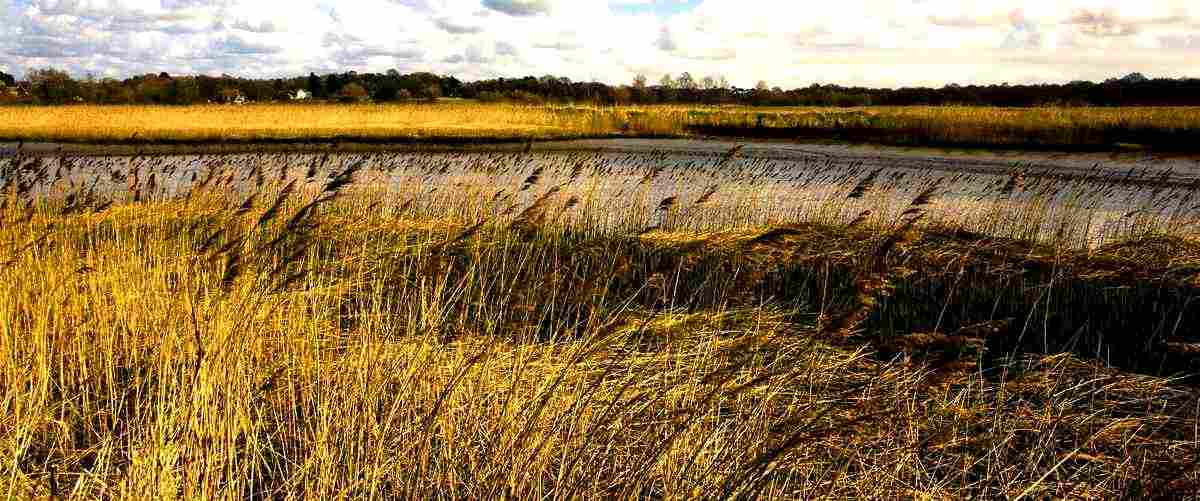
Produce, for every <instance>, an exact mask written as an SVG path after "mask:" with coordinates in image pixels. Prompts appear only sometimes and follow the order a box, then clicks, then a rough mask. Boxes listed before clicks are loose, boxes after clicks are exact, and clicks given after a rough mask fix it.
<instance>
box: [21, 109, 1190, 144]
mask: <svg viewBox="0 0 1200 501" xmlns="http://www.w3.org/2000/svg"><path fill="white" fill-rule="evenodd" d="M1198 125H1200V109H1198V108H1187V107H1173V108H1170V107H1168V108H1154V107H1120V108H1051V107H1047V108H991V107H967V106H906V107H869V108H849V109H841V108H806V107H799V108H753V107H743V106H683V105H654V106H584V105H578V106H576V105H540V106H527V105H514V104H500V103H490V104H489V103H476V102H454V103H437V104H430V103H421V104H415V103H410V104H356V105H329V104H326V105H319V104H252V105H246V106H220V105H199V106H53V107H44V106H6V107H0V140H7V141H18V140H24V141H49V142H83V143H130V144H147V143H166V144H170V143H264V142H313V141H358V142H368V143H369V142H384V143H388V142H443V143H444V142H451V141H453V142H496V141H516V140H546V139H574V138H595V137H694V136H697V135H709V136H713V135H716V136H735V137H760V138H788V139H795V138H810V139H835V140H849V141H862V142H872V143H884V144H893V145H902V146H938V147H982V148H992V149H995V148H1018V149H1020V148H1025V149H1052V150H1101V151H1125V150H1128V149H1129V148H1131V147H1133V148H1150V149H1155V150H1162V151H1193V152H1194V151H1195V144H1197V140H1200V135H1198V134H1200V133H1197V132H1196V131H1197V130H1200V127H1198Z"/></svg>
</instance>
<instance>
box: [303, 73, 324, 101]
mask: <svg viewBox="0 0 1200 501" xmlns="http://www.w3.org/2000/svg"><path fill="white" fill-rule="evenodd" d="M305 88H306V89H307V90H308V93H309V95H311V96H312V97H315V98H324V97H325V85H324V84H322V83H321V77H319V76H317V74H316V73H309V74H308V85H306V86H305Z"/></svg>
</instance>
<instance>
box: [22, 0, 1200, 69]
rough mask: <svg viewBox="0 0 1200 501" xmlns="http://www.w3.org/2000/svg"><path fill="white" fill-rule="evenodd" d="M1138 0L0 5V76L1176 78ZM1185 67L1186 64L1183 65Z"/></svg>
mask: <svg viewBox="0 0 1200 501" xmlns="http://www.w3.org/2000/svg"><path fill="white" fill-rule="evenodd" d="M1193 4H1195V2H1194V1H1192V0H1188V1H1181V0H1144V1H1139V2H1127V1H1116V0H1059V1H1053V2H1049V1H1045V0H1039V1H1033V0H991V1H982V0H910V1H885V0H842V1H839V2H817V1H807V0H702V1H697V0H690V1H689V0H611V1H609V0H356V1H354V2H337V3H334V2H332V1H330V0H0V18H3V19H5V22H4V23H0V70H4V71H8V72H15V73H18V74H20V73H22V72H23V70H24V69H26V68H30V67H43V66H57V67H62V68H67V69H69V70H71V71H73V72H75V73H79V74H82V73H84V72H93V73H97V74H109V75H114V76H120V75H128V74H134V73H142V72H158V71H167V72H170V73H177V74H178V73H195V72H203V73H231V74H242V75H248V76H280V75H297V74H304V73H307V72H309V71H318V72H320V71H334V70H356V71H384V70H387V69H390V68H397V69H399V70H400V71H435V72H439V73H452V74H455V75H458V76H460V77H463V78H483V77H493V76H509V77H516V76H525V75H543V74H556V75H563V76H567V77H569V78H572V79H575V80H592V79H595V80H601V81H606V82H612V83H617V82H628V81H630V80H631V79H632V77H633V75H634V74H636V73H645V74H647V75H648V76H649V77H650V79H651V80H652V81H657V80H658V78H659V77H660V76H661V75H662V74H663V73H673V74H678V73H680V72H683V71H689V72H691V73H692V74H693V75H708V74H724V75H726V76H727V77H728V78H729V80H730V81H731V82H733V83H734V84H738V85H743V86H749V85H752V84H753V83H754V82H755V81H757V80H759V79H765V80H767V81H768V82H770V83H771V84H773V85H780V86H802V85H807V84H809V83H813V82H822V83H845V84H856V85H884V86H896V85H940V84H943V83H947V82H960V83H992V82H1004V81H1007V82H1013V83H1016V82H1030V81H1065V80H1073V79H1102V78H1108V77H1111V76H1119V75H1121V74H1124V73H1128V72H1132V71H1140V72H1143V73H1146V74H1149V75H1161V76H1183V75H1185V74H1186V73H1187V72H1189V71H1192V72H1194V71H1196V67H1195V66H1194V62H1193V61H1195V60H1197V59H1198V58H1200V42H1198V40H1200V6H1198V5H1193ZM1197 76H1200V75H1197Z"/></svg>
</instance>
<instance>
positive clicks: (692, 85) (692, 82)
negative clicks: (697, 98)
mask: <svg viewBox="0 0 1200 501" xmlns="http://www.w3.org/2000/svg"><path fill="white" fill-rule="evenodd" d="M676 86H678V87H679V88H680V89H684V90H696V88H697V87H698V85H697V84H696V79H695V78H694V77H692V74H691V73H689V72H686V71H685V72H683V74H681V75H679V80H678V81H677V82H676Z"/></svg>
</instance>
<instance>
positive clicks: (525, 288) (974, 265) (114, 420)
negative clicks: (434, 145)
mask: <svg viewBox="0 0 1200 501" xmlns="http://www.w3.org/2000/svg"><path fill="white" fill-rule="evenodd" d="M201 160H204V161H201V162H195V163H193V162H192V161H191V159H179V158H172V157H138V158H71V159H58V158H25V157H19V158H18V159H16V160H6V161H3V162H0V169H2V170H0V173H2V174H3V179H4V188H3V193H4V195H3V201H4V203H3V206H2V207H3V209H2V211H0V284H3V287H4V291H5V294H3V295H0V439H2V440H0V454H2V455H3V457H5V458H8V459H7V460H6V461H2V462H0V478H2V479H3V484H2V487H3V492H4V493H5V495H6V496H8V497H13V498H35V497H58V498H66V497H70V498H78V499H90V498H101V497H119V498H181V499H197V498H327V497H328V498H336V497H346V498H363V497H366V498H370V497H375V498H408V499H430V498H520V499H534V498H538V499H544V498H664V499H695V498H706V499H707V498H723V497H732V496H735V495H741V496H745V497H747V498H768V499H812V498H822V497H825V498H837V499H844V498H909V497H913V498H937V499H943V498H945V499H950V498H1000V497H1004V498H1015V497H1019V496H1027V497H1029V498H1053V497H1070V496H1078V497H1084V498H1097V499H1107V498H1123V497H1125V498H1138V497H1154V496H1162V495H1165V496H1170V495H1172V494H1176V493H1187V492H1194V489H1195V488H1196V487H1197V486H1200V471H1197V470H1196V469H1195V458H1196V454H1197V453H1198V451H1200V436H1198V435H1197V431H1196V428H1195V423H1196V422H1197V421H1196V420H1197V418H1198V416H1197V407H1196V402H1197V398H1200V393H1198V392H1197V390H1196V389H1195V387H1194V386H1193V385H1191V384H1192V383H1190V382H1188V381H1186V380H1183V379H1176V378H1171V377H1167V375H1164V374H1155V375H1147V374H1144V373H1153V372H1154V371H1151V370H1144V369H1145V367H1140V366H1139V367H1135V365H1136V364H1133V363H1132V362H1131V361H1130V360H1127V359H1121V358H1119V355H1121V353H1117V354H1106V355H1105V356H1100V354H1099V352H1100V350H1099V349H1098V348H1097V349H1092V347H1093V345H1092V344H1090V343H1096V342H1097V340H1096V339H1095V337H1094V336H1092V335H1093V334H1095V333H1100V334H1101V336H1099V337H1100V338H1101V339H1100V341H1099V344H1095V346H1096V347H1113V346H1116V347H1117V349H1116V350H1114V351H1125V352H1128V353H1129V354H1136V355H1138V356H1139V357H1142V359H1143V360H1145V361H1148V362H1147V364H1146V365H1147V366H1149V365H1154V366H1156V367H1158V366H1160V365H1159V362H1163V363H1164V365H1165V362H1167V361H1170V362H1172V363H1177V362H1179V361H1180V359H1173V358H1167V357H1168V356H1174V355H1173V354H1172V353H1171V350H1173V349H1175V348H1178V349H1177V350H1175V351H1179V352H1181V353H1182V352H1186V351H1187V350H1188V349H1192V348H1194V343H1196V342H1197V340H1195V339H1193V338H1189V337H1188V336H1191V334H1190V332H1188V331H1187V329H1180V328H1178V326H1179V325H1180V324H1183V325H1185V326H1186V325H1190V324H1189V322H1190V321H1192V320H1194V319H1195V318H1196V311H1195V310H1194V309H1193V308H1192V307H1191V304H1192V303H1193V301H1191V299H1190V298H1192V297H1194V291H1195V285H1194V282H1195V281H1196V279H1197V277H1200V267H1198V266H1196V263H1200V245H1197V244H1196V242H1195V241H1194V240H1192V239H1190V237H1189V236H1188V233H1189V232H1188V231H1187V228H1188V227H1186V226H1180V227H1169V226H1167V225H1165V224H1164V225H1160V226H1155V227H1154V228H1152V229H1149V230H1146V231H1145V232H1132V231H1131V232H1117V233H1116V234H1114V235H1112V237H1111V238H1112V241H1107V242H1105V245H1103V246H1097V247H1094V248H1093V247H1089V246H1087V245H1071V243H1072V242H1077V239H1085V240H1086V237H1083V236H1080V235H1081V233H1077V232H1064V233H1062V234H1057V235H1053V234H1052V235H1050V236H1048V237H1044V238H1042V237H1037V236H1038V235H1040V233H1041V232H1040V231H1038V230H1037V228H1040V227H1042V226H1044V220H1043V219H1042V218H1043V217H1044V216H1045V214H1044V212H1043V211H1042V207H1043V206H1044V205H1045V204H1046V202H1045V198H1044V197H1042V198H1039V197H1038V196H1034V195H1031V194H1025V195H1022V193H1024V192H1025V191H1027V190H1028V191H1034V190H1041V189H1043V188H1041V187H1039V186H1036V185H1034V183H1035V182H1038V183H1043V182H1041V181H1033V180H1031V181H1030V182H1029V183H1025V182H1020V183H1018V182H1016V181H1015V179H1016V178H1017V177H1016V175H1015V174H1014V176H1013V179H1014V181H1013V182H1012V183H1011V184H1012V187H1009V186H1008V184H1009V183H1007V182H1005V183H1001V184H1000V185H993V184H990V183H979V184H981V185H983V186H986V187H987V188H986V189H983V190H982V192H981V194H982V195H984V197H982V198H980V199H979V200H976V199H975V198H971V204H974V205H978V206H979V207H974V208H972V210H971V211H969V212H970V214H972V215H973V216H972V217H961V218H959V217H956V216H955V212H954V211H953V210H946V207H945V206H949V207H953V206H954V204H955V202H956V201H957V200H959V199H958V198H949V197H948V195H946V194H945V193H942V192H938V193H936V194H930V195H929V196H927V197H922V195H924V194H926V193H932V192H930V191H929V189H928V188H927V185H928V183H929V179H928V176H913V177H915V178H917V179H909V180H908V181H906V182H907V183H911V185H912V186H909V185H905V184H903V183H901V182H900V181H899V180H892V179H891V178H889V177H888V174H887V173H882V172H881V173H880V174H878V175H875V176H872V175H871V174H870V173H869V172H862V171H861V170H854V169H846V168H845V167H844V166H836V165H830V166H824V167H814V168H813V169H814V170H813V171H812V172H807V173H805V174H806V177H804V178H802V179H799V180H797V182H798V183H800V182H803V183H805V184H810V185H811V186H807V188H811V189H810V190H808V191H801V190H800V189H799V187H797V186H777V185H774V184H771V183H770V182H768V181H767V180H764V179H762V176H761V174H760V173H759V172H758V171H756V170H755V169H754V168H753V167H747V166H746V165H745V164H740V163H736V161H735V160H732V159H721V158H710V159H704V160H705V161H702V162H697V165H693V166H690V167H683V166H679V165H670V164H664V163H663V162H662V161H661V160H658V159H655V160H651V161H645V162H643V163H638V162H630V163H627V164H621V163H618V162H615V161H612V160H611V159H606V158H596V157H594V156H592V154H591V153H586V154H583V153H572V154H562V155H557V154H556V155H549V154H541V155H539V154H486V153H481V154H477V155H458V154H445V155H434V154H399V153H388V154H378V155H363V154H331V155H306V156H288V155H247V156H221V157H212V158H205V159H201ZM64 165H67V166H69V167H63V166H64ZM60 168H61V170H60ZM58 172H62V174H61V175H60V174H58ZM193 174H195V177H194V179H193V178H192V175H193ZM805 179H806V180H807V181H805ZM168 180H172V181H179V183H180V185H181V186H179V187H176V186H174V185H172V184H169V183H168V182H167V181H168ZM1001 180H1002V181H1005V179H1001ZM809 181H811V183H809ZM960 182H961V183H963V184H969V183H968V180H966V179H962V180H960ZM1072 182H1073V181H1065V182H1058V181H1045V182H1044V183H1043V184H1045V185H1049V186H1052V187H1055V188H1059V189H1065V188H1063V186H1064V185H1065V186H1073V185H1071V184H1070V183H1072ZM1096 183H1100V181H1096ZM818 185H827V186H825V187H824V188H823V189H818V187H819V186H818ZM709 186H715V190H713V189H710V188H709ZM1098 186H1099V187H1095V186H1091V185H1080V186H1077V187H1075V188H1071V189H1080V190H1097V189H1102V188H1106V187H1107V186H1106V185H1104V184H1103V183H1101V184H1099V185H1098ZM1151 189H1152V188H1151ZM1194 189H1195V188H1194V187H1188V188H1178V187H1176V188H1171V190H1178V191H1174V193H1179V194H1180V195H1178V196H1179V197H1182V196H1186V194H1187V193H1188V192H1189V191H1188V190H1194ZM1163 191H1165V190H1163ZM852 195H853V196H852ZM1167 196H1168V195H1167V193H1163V195H1162V197H1163V198H1166V197H1167ZM1172 196H1173V197H1176V196H1175V195H1172ZM671 198H674V201H673V202H671V203H668V200H671ZM1189 198H1190V197H1189ZM793 199H803V202H804V203H803V204H800V205H788V201H789V200H793ZM988 202H990V205H988ZM1039 204H1041V205H1039ZM1030 206H1034V208H1033V209H1030V208H1029V207H1030ZM867 208H870V209H871V210H874V211H876V212H877V213H878V215H877V216H875V217H872V218H867V219H866V220H865V222H862V223H855V224H850V223H849V221H850V220H852V219H853V220H857V219H858V218H857V217H856V216H858V215H860V214H861V213H862V211H863V210H865V209H867ZM1030 227H1032V228H1035V229H1034V230H1028V228H1030ZM968 228H969V229H970V231H968ZM990 230H994V231H991V232H990V233H974V232H975V231H978V232H986V231H990ZM1021 232H1027V233H1028V234H1031V235H1033V236H1034V237H1036V238H1032V239H1024V240H1022V239H1017V238H1011V237H1012V235H1013V234H1020V233H1021ZM1172 326H1174V327H1175V328H1174V329H1172ZM1072 337H1074V339H1072ZM1043 343H1045V344H1043ZM1071 346H1077V347H1079V348H1078V349H1075V350H1072V349H1071ZM1043 348H1044V349H1043ZM1071 351H1073V352H1074V353H1075V354H1070V353H1067V352H1071ZM1197 351H1200V350H1197ZM1109 355H1111V356H1109ZM1187 360H1188V359H1187V358H1183V359H1182V361H1183V362H1184V363H1186V362H1187ZM1103 361H1113V362H1114V363H1120V364H1125V365H1124V367H1125V368H1126V369H1139V370H1141V372H1142V373H1138V372H1133V371H1131V370H1130V371H1126V370H1121V369H1118V368H1113V367H1105V366H1104V365H1103V363H1102V362H1103Z"/></svg>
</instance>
